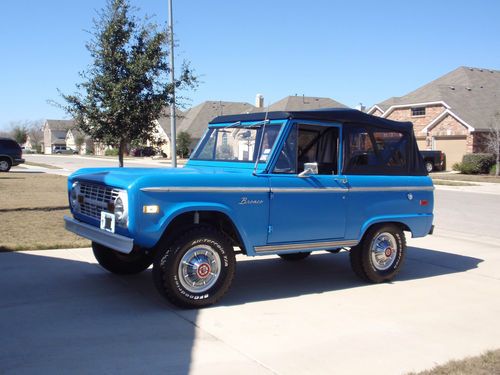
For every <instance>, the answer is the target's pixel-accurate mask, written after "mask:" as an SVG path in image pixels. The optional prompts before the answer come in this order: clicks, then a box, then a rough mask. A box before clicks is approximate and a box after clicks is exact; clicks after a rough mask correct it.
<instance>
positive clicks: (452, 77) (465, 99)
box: [368, 66, 500, 170]
mask: <svg viewBox="0 0 500 375" xmlns="http://www.w3.org/2000/svg"><path fill="white" fill-rule="evenodd" d="M499 112H500V71H497V70H490V69H479V68H468V67H463V66H462V67H459V68H457V69H455V70H453V71H452V72H450V73H448V74H446V75H444V76H442V77H440V78H438V79H436V80H434V81H432V82H430V83H428V84H426V85H424V86H422V87H420V88H418V89H417V90H415V91H413V92H410V93H409V94H407V95H404V96H401V97H393V98H390V99H388V100H386V101H384V102H382V103H379V104H377V105H374V106H373V107H371V108H370V109H369V110H368V113H369V114H373V115H376V116H381V117H385V118H388V119H391V120H398V121H411V122H413V124H414V129H415V135H416V138H417V142H418V146H419V148H420V149H421V150H441V151H443V152H444V153H445V154H446V164H447V169H448V170H449V169H451V167H452V165H453V164H454V163H457V162H461V161H462V156H463V155H464V154H466V153H477V152H484V151H485V150H484V147H485V145H484V140H485V137H486V135H487V134H488V133H489V131H490V129H491V127H492V126H500V115H499Z"/></svg>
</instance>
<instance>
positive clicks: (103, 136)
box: [61, 0, 196, 167]
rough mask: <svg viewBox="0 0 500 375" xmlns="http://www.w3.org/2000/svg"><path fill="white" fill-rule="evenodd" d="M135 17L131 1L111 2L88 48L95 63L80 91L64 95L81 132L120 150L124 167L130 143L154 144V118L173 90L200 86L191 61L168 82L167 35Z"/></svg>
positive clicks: (84, 74) (147, 21)
mask: <svg viewBox="0 0 500 375" xmlns="http://www.w3.org/2000/svg"><path fill="white" fill-rule="evenodd" d="M132 13H133V12H132V9H131V6H130V4H129V2H128V0H108V1H107V4H106V7H105V8H104V9H103V10H102V11H101V12H100V13H99V14H98V18H97V19H96V20H94V29H93V31H92V32H91V35H92V40H91V41H90V42H89V43H88V44H87V46H86V47H87V50H88V51H89V52H90V55H91V57H92V58H93V65H91V66H90V67H89V68H88V69H87V70H86V71H84V72H82V73H81V77H82V78H83V82H82V83H80V84H77V90H78V92H77V93H75V94H73V95H65V94H61V95H62V97H63V98H64V99H65V101H66V103H67V104H66V105H65V106H63V108H64V109H65V110H66V111H67V112H68V113H69V114H70V115H71V116H72V117H73V118H74V119H75V121H76V124H77V126H78V127H79V129H80V130H82V131H83V132H84V133H85V134H88V135H89V136H91V137H92V138H93V139H94V140H96V141H99V142H102V143H104V144H107V145H111V146H113V147H115V148H117V149H118V160H119V165H120V167H123V155H124V153H125V151H126V147H127V145H128V144H129V143H131V142H132V141H139V142H141V143H146V142H147V141H150V142H151V143H154V142H155V137H154V129H155V125H154V123H153V120H155V119H157V118H159V117H160V115H161V114H162V110H163V109H164V108H165V106H167V105H170V104H171V103H172V102H173V101H174V97H173V95H172V94H173V90H174V87H175V88H176V89H183V88H188V87H194V86H195V84H196V77H195V76H194V75H193V73H192V72H191V70H190V69H189V66H188V64H186V63H184V64H183V65H182V67H181V71H180V74H179V75H178V78H177V79H176V81H175V82H170V83H168V73H169V72H170V66H169V63H168V51H167V48H166V47H167V45H166V44H167V33H166V32H159V31H157V29H158V27H157V25H156V24H154V23H151V22H150V21H149V20H139V19H138V18H137V17H135V16H134V15H133V14H132Z"/></svg>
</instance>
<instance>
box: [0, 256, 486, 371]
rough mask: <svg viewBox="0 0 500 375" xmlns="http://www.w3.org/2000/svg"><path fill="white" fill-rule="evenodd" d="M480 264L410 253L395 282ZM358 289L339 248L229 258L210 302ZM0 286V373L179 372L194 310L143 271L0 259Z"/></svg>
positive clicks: (187, 362)
mask: <svg viewBox="0 0 500 375" xmlns="http://www.w3.org/2000/svg"><path fill="white" fill-rule="evenodd" d="M480 262H482V259H477V258H472V257H467V256H461V255H456V254H451V253H446V252H440V251H434V250H426V249H421V248H414V247H410V248H409V249H408V256H407V259H406V261H405V265H404V267H403V269H402V271H401V273H400V275H399V276H398V278H397V282H400V283H403V282H405V281H409V280H415V279H421V278H429V277H435V276H442V275H447V274H453V273H459V272H465V271H468V270H471V269H474V268H477V266H478V264H479V263H480ZM366 285H367V284H365V283H363V282H361V281H359V280H358V279H357V278H356V276H355V275H354V273H353V272H352V271H351V269H350V265H349V259H348V253H346V252H341V253H340V254H329V253H319V254H314V255H312V256H310V257H309V258H307V259H305V260H303V261H298V262H286V261H283V260H281V259H280V258H278V257H275V258H269V257H266V258H254V259H249V260H245V261H239V262H238V264H237V271H236V277H235V280H234V284H233V286H232V288H231V290H230V291H229V293H228V294H227V295H226V296H225V298H224V299H223V300H222V301H220V303H219V305H223V306H234V307H235V308H237V306H238V305H242V304H245V303H249V302H257V301H259V302H261V301H268V300H276V299H282V298H289V297H298V296H301V295H308V294H317V293H323V292H331V291H335V290H343V289H349V288H358V287H364V286H366ZM0 290H1V299H0V332H1V336H2V341H1V349H2V350H0V373H35V372H36V373H66V372H70V371H71V372H77V373H165V374H186V373H189V370H190V366H191V361H192V358H191V353H192V350H193V345H194V338H195V330H196V326H195V324H196V320H197V315H198V311H196V310H190V311H182V312H181V311H179V310H178V309H177V308H175V307H173V306H171V305H169V304H168V303H167V302H165V301H164V300H163V299H162V298H161V297H160V296H159V295H158V293H157V292H156V290H155V289H154V286H153V283H152V281H151V271H150V270H148V271H146V272H144V273H142V274H139V275H136V276H129V277H123V276H117V275H112V274H110V273H108V272H106V271H104V270H103V269H101V268H100V267H97V266H96V265H95V264H89V263H86V262H82V261H75V260H66V259H61V258H52V257H48V256H39V255H30V254H29V253H4V254H0ZM214 308H217V307H214ZM242 324H244V322H242Z"/></svg>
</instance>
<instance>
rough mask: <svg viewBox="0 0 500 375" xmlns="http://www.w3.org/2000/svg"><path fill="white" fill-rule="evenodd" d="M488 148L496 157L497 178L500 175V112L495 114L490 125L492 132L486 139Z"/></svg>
mask: <svg viewBox="0 0 500 375" xmlns="http://www.w3.org/2000/svg"><path fill="white" fill-rule="evenodd" d="M486 147H487V149H488V152H491V153H492V154H493V155H495V157H496V168H495V176H499V175H500V112H497V113H496V114H495V117H494V119H493V121H491V123H490V132H489V133H488V136H487V137H486Z"/></svg>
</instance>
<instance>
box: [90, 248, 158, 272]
mask: <svg viewBox="0 0 500 375" xmlns="http://www.w3.org/2000/svg"><path fill="white" fill-rule="evenodd" d="M92 250H93V252H94V256H95V258H96V259H97V262H99V264H100V265H101V266H102V267H103V268H104V269H106V270H108V271H109V272H112V273H116V274H118V275H134V274H137V273H140V272H142V271H144V270H145V269H147V268H148V267H149V266H150V265H151V263H153V259H152V256H151V255H149V254H146V253H144V252H140V251H132V252H131V253H130V254H123V253H120V252H118V251H115V250H112V249H110V248H109V247H106V246H103V245H101V244H98V243H96V242H92Z"/></svg>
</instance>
